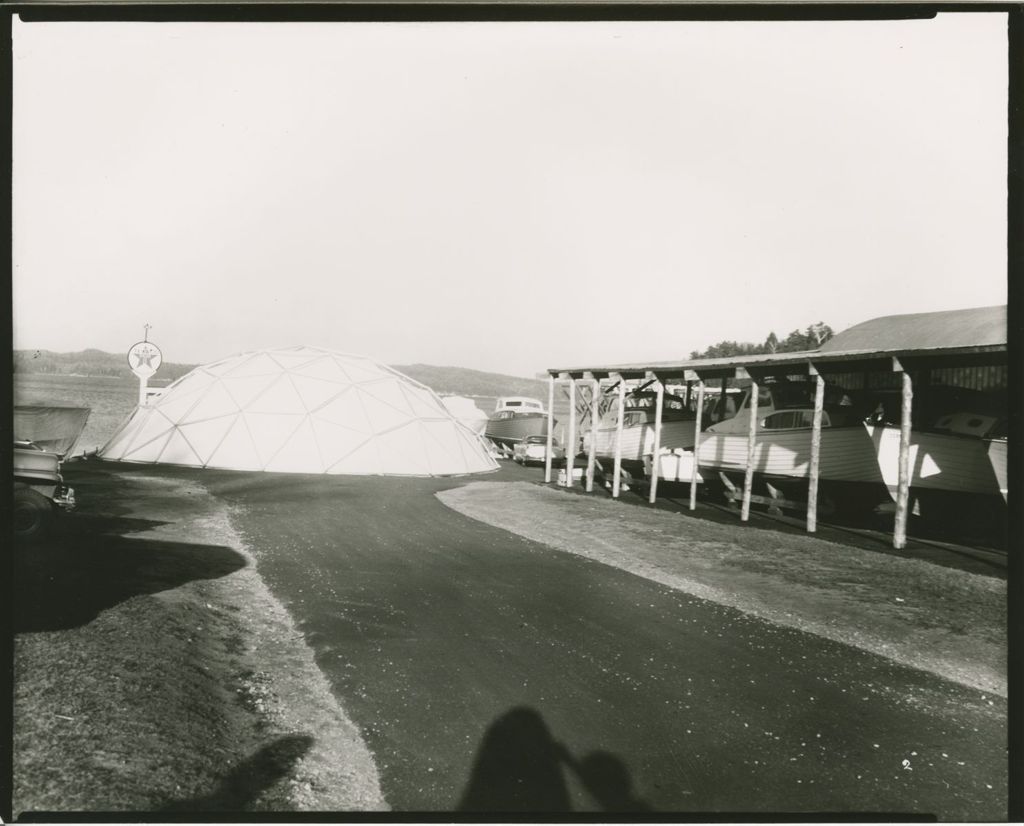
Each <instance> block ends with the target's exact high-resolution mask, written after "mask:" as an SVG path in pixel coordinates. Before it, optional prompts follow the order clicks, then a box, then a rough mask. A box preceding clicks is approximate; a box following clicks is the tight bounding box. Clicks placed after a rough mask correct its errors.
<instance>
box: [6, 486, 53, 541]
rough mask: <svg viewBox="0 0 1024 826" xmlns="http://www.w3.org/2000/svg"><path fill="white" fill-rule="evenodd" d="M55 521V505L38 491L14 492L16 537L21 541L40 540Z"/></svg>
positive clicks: (20, 490) (28, 489)
mask: <svg viewBox="0 0 1024 826" xmlns="http://www.w3.org/2000/svg"><path fill="white" fill-rule="evenodd" d="M52 520H53V504H52V503H51V502H50V500H49V499H47V498H46V497H45V496H43V495H42V494H41V493H39V492H38V491H34V490H32V489H31V488H22V489H19V490H15V491H14V520H13V521H14V535H15V536H16V537H18V538H19V539H39V538H40V537H41V536H43V535H44V534H45V533H46V532H47V530H48V529H49V527H50V522H51V521H52Z"/></svg>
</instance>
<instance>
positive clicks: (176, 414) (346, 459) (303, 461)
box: [99, 347, 498, 476]
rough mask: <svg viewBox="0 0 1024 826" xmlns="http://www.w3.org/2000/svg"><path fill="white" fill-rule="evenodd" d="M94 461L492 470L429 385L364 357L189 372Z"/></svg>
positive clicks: (296, 351) (320, 355)
mask: <svg viewBox="0 0 1024 826" xmlns="http://www.w3.org/2000/svg"><path fill="white" fill-rule="evenodd" d="M99 455H100V457H101V458H104V459H110V460H114V461H122V462H147V463H165V464H172V465H187V466H190V467H216V468H227V469H232V470H266V471H278V472H282V473H331V474H367V475H379V474H384V475H396V476H450V475H459V474H467V473H483V472H487V471H492V470H496V469H497V468H498V464H497V463H496V462H495V461H494V459H492V458H491V457H490V455H489V454H488V452H487V449H486V447H485V446H484V445H483V443H482V441H481V439H480V438H479V436H478V435H477V434H476V433H474V432H473V431H472V430H471V429H470V428H468V427H466V425H464V424H462V423H461V422H459V421H458V420H457V419H456V418H455V417H454V416H453V415H452V414H451V413H450V412H449V411H448V409H447V408H446V407H445V405H444V403H443V402H442V401H441V399H440V398H438V396H437V395H435V394H434V392H433V391H432V390H431V389H430V388H429V387H426V386H424V385H422V384H420V383H419V382H416V381H413V380H412V379H410V378H409V377H408V376H404V375H402V374H401V373H399V372H398V371H397V370H393V369H391V368H390V367H387V366H385V365H382V364H378V363H376V362H374V361H372V360H371V359H368V358H365V357H363V356H353V355H348V354H344V353H335V352H332V351H330V350H323V349H320V348H317V347H288V348H283V349H277V350H262V351H260V352H256V353H243V354H241V355H238V356H233V357H231V358H228V359H224V360H223V361H218V362H214V363H213V364H208V365H204V366H202V367H197V368H196V369H195V370H193V371H192V372H191V373H189V374H188V375H186V376H183V377H182V378H180V379H178V380H177V381H176V382H174V383H173V384H171V385H170V386H169V387H168V388H167V389H166V390H164V392H163V393H162V394H161V395H160V396H159V397H158V398H157V399H155V400H153V401H151V402H150V403H149V404H147V405H145V406H140V407H137V408H136V409H135V411H134V412H133V413H132V414H131V415H130V416H129V417H128V419H127V420H126V421H125V422H124V423H123V424H122V425H121V426H120V427H119V428H118V430H117V432H116V433H115V434H114V435H113V436H112V437H111V438H110V441H108V442H107V444H106V445H104V447H103V449H102V450H101V451H100V453H99Z"/></svg>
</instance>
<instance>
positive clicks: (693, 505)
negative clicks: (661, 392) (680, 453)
mask: <svg viewBox="0 0 1024 826" xmlns="http://www.w3.org/2000/svg"><path fill="white" fill-rule="evenodd" d="M703 416H704V381H703V379H702V380H700V381H698V382H697V420H696V421H695V422H694V423H693V465H692V466H691V468H690V510H696V509H697V465H698V464H700V420H701V419H702V418H703Z"/></svg>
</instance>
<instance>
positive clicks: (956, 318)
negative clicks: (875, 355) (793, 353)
mask: <svg viewBox="0 0 1024 826" xmlns="http://www.w3.org/2000/svg"><path fill="white" fill-rule="evenodd" d="M999 344H1006V305H1005V304H1003V305H999V306H995V307H972V308H970V309H966V310H944V311H942V312H937V313H909V314H906V315H887V316H882V317H881V318H873V319H871V320H870V321H862V322H861V323H860V324H854V325H853V326H852V327H850V328H849V329H848V330H843V332H841V333H838V334H837V335H835V336H833V337H832V338H831V339H829V340H828V341H826V342H825V343H824V344H823V345H822V346H821V348H820V350H819V352H821V353H836V352H841V351H851V350H861V351H870V350H875V351H879V350H885V351H889V350H902V351H910V350H934V349H938V348H943V349H945V348H952V347H986V346H993V345H999Z"/></svg>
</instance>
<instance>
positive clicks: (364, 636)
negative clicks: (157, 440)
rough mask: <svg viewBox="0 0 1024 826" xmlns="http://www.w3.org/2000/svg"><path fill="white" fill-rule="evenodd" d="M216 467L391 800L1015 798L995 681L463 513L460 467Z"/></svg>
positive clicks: (444, 803) (744, 805)
mask: <svg viewBox="0 0 1024 826" xmlns="http://www.w3.org/2000/svg"><path fill="white" fill-rule="evenodd" d="M484 478H486V479H490V480H493V481H495V482H499V481H501V480H509V479H513V478H530V479H539V471H537V470H536V469H530V470H526V471H524V470H522V469H520V468H518V467H515V466H510V465H506V466H505V467H504V469H503V470H502V471H501V472H500V473H499V474H495V475H492V476H490V477H484ZM202 481H203V483H204V484H205V485H206V486H207V487H208V488H209V489H210V490H211V492H213V493H214V494H215V495H217V496H219V497H221V498H223V499H224V500H226V501H227V502H229V503H230V504H232V505H234V506H237V510H236V511H235V516H236V527H237V528H238V529H240V531H241V533H242V534H243V535H244V536H245V537H246V540H247V542H248V543H249V544H250V546H251V548H252V550H253V552H254V553H255V555H256V557H257V559H258V564H259V570H260V572H261V574H262V576H263V578H264V580H265V581H266V582H267V584H268V585H269V586H270V588H271V590H272V591H273V592H274V593H275V595H276V596H277V597H278V598H279V599H280V600H281V601H282V602H284V603H285V605H286V606H287V607H288V608H289V610H290V611H291V613H292V615H293V617H294V618H295V620H296V621H297V623H298V624H299V626H300V627H301V629H302V631H303V633H304V635H305V636H306V638H307V640H308V641H309V643H310V644H311V645H312V646H313V648H314V650H315V652H316V656H317V660H318V663H319V665H320V667H321V669H322V670H323V672H324V673H325V674H326V675H327V678H328V679H329V681H330V682H331V685H332V687H333V690H334V691H335V692H336V694H337V696H338V698H339V700H340V702H341V703H342V704H343V706H344V707H345V709H346V710H347V711H348V713H349V714H350V716H351V717H352V718H353V719H354V720H355V721H356V723H357V724H358V725H359V726H360V727H361V728H362V731H363V734H364V737H365V738H366V740H367V742H368V744H369V746H370V748H371V749H372V750H373V751H374V753H375V756H376V759H377V762H378V766H379V768H380V771H381V777H382V784H383V788H384V794H385V796H386V798H387V800H388V802H389V803H390V805H391V806H392V808H393V809H395V810H397V811H434V810H442V811H451V810H458V809H462V810H471V811H474V810H475V811H481V810H484V811H517V810H518V811H548V812H559V811H570V810H571V811H598V812H600V811H645V810H647V811H656V812H698V813H699V812H723V811H724V812H731V813H742V812H751V813H754V812H757V813H762V812H769V813H787V812H791V813H807V812H818V813H829V812H842V813H889V814H893V815H896V814H914V815H935V816H938V817H939V818H942V819H948V820H972V821H978V820H1000V819H1005V817H1006V808H1005V804H1006V796H1007V777H1006V751H1005V744H1006V705H1005V701H1003V700H1001V699H999V698H996V697H986V696H984V695H982V694H979V693H978V692H977V691H973V690H970V689H966V688H963V687H961V686H958V685H956V684H952V683H948V682H944V681H942V680H939V679H938V678H935V677H933V676H931V675H928V674H925V673H923V672H918V671H914V670H911V669H907V668H903V667H900V666H897V665H894V664H893V663H891V662H889V661H887V660H884V659H882V658H880V657H877V656H873V655H869V654H866V653H864V652H861V651H859V650H858V649H855V648H851V647H846V646H843V645H839V644H836V643H832V642H829V641H826V640H823V639H821V638H819V637H815V636H812V635H808V634H804V633H801V632H797V631H793V630H789V629H783V628H779V627H776V626H772V625H770V624H768V623H766V622H763V621H760V620H756V619H753V618H750V617H747V616H746V615H744V614H741V613H740V612H738V611H735V610H732V609H729V608H725V607H722V606H719V605H717V604H715V603H711V602H706V601H703V600H700V599H697V598H694V597H690V596H688V595H686V594H681V593H679V592H675V591H672V590H670V589H667V588H665V587H662V586H660V585H656V584H654V583H652V582H650V581H648V580H645V579H642V578H639V577H636V576H633V575H631V574H627V573H624V572H622V571H619V570H617V569H614V568H611V567H607V566H604V565H601V564H599V563H595V562H591V561H589V560H585V559H581V558H579V557H576V556H574V555H571V554H564V553H560V552H557V551H554V550H552V549H550V548H548V547H546V546H544V545H540V544H537V543H533V542H529V541H526V540H523V539H521V538H519V537H517V536H515V535H513V534H509V533H507V532H505V531H502V530H498V529H495V528H492V527H490V526H487V525H484V524H481V523H478V522H476V521H474V520H471V519H468V518H466V517H463V516H461V515H459V514H457V513H454V512H452V511H450V510H449V509H447V508H446V507H445V506H444V505H443V504H441V503H440V502H439V501H438V500H437V499H436V497H434V496H433V494H434V493H435V492H436V491H438V490H441V489H444V488H447V487H451V486H454V485H459V484H462V483H463V482H462V481H461V480H457V479H448V480H424V479H395V478H391V479H386V478H353V477H349V478H346V477H324V476H286V477H285V476H280V475H272V474H262V475H261V474H242V473H230V472H223V471H205V472H204V473H203V475H202ZM737 529H738V530H742V527H740V526H737Z"/></svg>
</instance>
